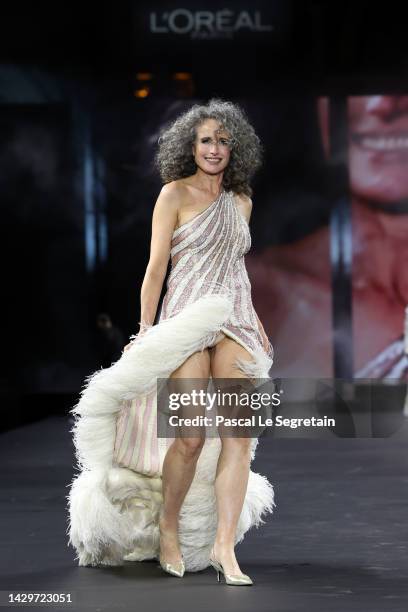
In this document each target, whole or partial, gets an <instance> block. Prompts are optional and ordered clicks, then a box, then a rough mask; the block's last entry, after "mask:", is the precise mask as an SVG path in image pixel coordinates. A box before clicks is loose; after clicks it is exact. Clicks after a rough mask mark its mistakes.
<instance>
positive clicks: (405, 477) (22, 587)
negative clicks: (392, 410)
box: [0, 417, 408, 612]
mask: <svg viewBox="0 0 408 612" xmlns="http://www.w3.org/2000/svg"><path fill="white" fill-rule="evenodd" d="M69 429H70V423H69V421H68V419H67V418H65V417H53V418H48V419H46V420H43V421H39V422H36V423H34V424H30V425H27V426H25V427H23V428H19V429H15V430H11V431H8V432H6V433H3V434H2V435H1V464H0V466H1V467H0V469H1V476H2V488H1V502H0V504H1V517H2V518H1V528H2V535H1V552H2V554H1V590H2V598H3V599H2V602H4V601H5V600H6V599H5V598H6V597H7V593H8V592H9V591H17V592H21V591H25V592H35V593H38V592H47V593H53V592H55V593H71V594H72V598H73V600H74V602H75V603H74V604H71V605H69V604H65V605H57V604H53V605H52V606H47V607H45V606H40V607H39V608H38V607H37V609H44V610H45V609H48V610H50V609H52V610H68V609H71V610H87V609H89V610H95V611H97V610H101V611H105V610H109V611H114V610H126V611H127V610H129V611H130V610H132V611H133V610H134V611H141V612H145V611H147V612H162V611H178V612H183V611H189V610H192V611H193V612H199V611H201V610H212V611H214V612H218V611H221V610H222V611H223V612H228V611H230V610H231V611H232V610H234V611H235V612H239V611H245V612H249V611H250V610H256V611H257V612H261V611H263V610H265V611H266V610H268V611H277V612H289V611H290V612H295V611H296V612H298V611H302V612H320V611H324V612H331V611H336V612H337V611H339V612H352V611H354V610H358V611H359V612H366V611H367V612H368V611H370V612H377V611H378V612H407V610H408V581H407V578H408V527H407V523H408V521H407V518H408V512H407V511H408V452H407V450H408V445H407V441H408V423H405V425H404V427H403V428H401V429H400V430H399V431H398V433H397V434H395V435H393V436H392V437H390V438H386V439H369V438H365V439H357V440H356V439H344V438H335V437H333V438H331V439H325V440H305V439H282V438H281V439H273V438H270V437H266V438H263V439H261V441H260V444H259V447H258V451H257V458H256V460H255V462H254V464H253V469H254V470H255V471H258V472H260V473H262V474H265V475H267V476H268V478H269V479H270V481H271V482H272V483H273V484H274V487H275V493H276V502H277V508H276V509H275V514H274V515H273V516H270V515H269V516H268V517H267V522H266V524H265V525H264V526H263V527H262V528H260V529H258V530H252V531H251V532H249V533H248V534H247V536H246V538H245V540H244V542H243V543H242V544H241V545H239V546H238V547H237V549H236V552H237V557H238V559H239V561H240V564H241V567H242V569H243V571H245V572H247V573H248V574H249V575H250V576H251V577H252V578H253V579H254V581H255V585H254V586H253V587H242V588H239V587H230V586H227V585H225V584H218V583H217V581H216V573H215V571H214V570H213V568H211V567H209V568H207V569H206V570H204V571H202V572H198V573H186V574H185V576H184V578H183V579H178V578H174V577H172V576H169V575H167V574H165V573H164V572H163V571H162V570H161V569H160V568H159V566H158V563H157V562H156V561H149V562H143V563H126V564H125V565H124V566H123V567H117V568H84V567H78V566H77V565H76V561H75V560H74V557H75V553H74V550H73V549H71V548H70V547H68V546H67V535H66V529H67V513H66V495H67V494H68V488H67V486H68V485H69V483H70V482H71V478H72V474H73V449H72V444H71V436H70V433H69ZM6 601H7V600H6ZM14 608H17V606H14V605H13V606H11V605H10V606H6V607H4V608H3V609H10V610H11V609H14ZM18 609H21V607H19V608H18Z"/></svg>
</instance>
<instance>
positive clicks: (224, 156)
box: [193, 119, 231, 174]
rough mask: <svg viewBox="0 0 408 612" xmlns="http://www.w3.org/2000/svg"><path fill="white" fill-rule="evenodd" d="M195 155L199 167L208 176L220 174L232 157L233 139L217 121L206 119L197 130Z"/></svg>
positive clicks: (194, 146)
mask: <svg viewBox="0 0 408 612" xmlns="http://www.w3.org/2000/svg"><path fill="white" fill-rule="evenodd" d="M196 134H197V136H196V141H195V143H194V144H193V155H194V160H195V163H196V164H197V166H198V167H199V168H200V169H201V170H202V171H203V172H206V173H207V174H219V173H220V172H222V171H223V170H225V168H226V167H227V166H228V163H229V160H230V157H231V138H230V135H229V134H228V132H226V131H225V130H224V129H221V127H220V123H219V122H218V121H216V119H206V120H205V121H204V122H203V123H201V124H200V125H198V126H197V128H196Z"/></svg>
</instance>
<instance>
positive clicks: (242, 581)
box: [210, 550, 254, 586]
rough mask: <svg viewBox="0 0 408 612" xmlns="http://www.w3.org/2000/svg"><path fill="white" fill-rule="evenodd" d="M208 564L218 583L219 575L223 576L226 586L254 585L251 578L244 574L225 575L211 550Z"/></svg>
mask: <svg viewBox="0 0 408 612" xmlns="http://www.w3.org/2000/svg"><path fill="white" fill-rule="evenodd" d="M210 564H211V565H212V566H213V568H214V569H215V570H216V572H217V580H218V582H220V573H221V574H223V576H224V578H225V583H226V584H231V585H236V586H250V585H251V584H254V583H253V582H252V580H251V578H250V577H249V576H247V575H246V574H226V573H225V572H224V568H223V567H222V565H221V563H219V562H218V561H217V560H216V559H215V558H214V551H213V550H212V551H211V554H210Z"/></svg>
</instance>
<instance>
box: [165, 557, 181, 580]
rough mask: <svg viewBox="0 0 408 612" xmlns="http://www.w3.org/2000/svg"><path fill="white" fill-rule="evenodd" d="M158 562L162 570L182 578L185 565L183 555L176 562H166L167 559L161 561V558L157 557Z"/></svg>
mask: <svg viewBox="0 0 408 612" xmlns="http://www.w3.org/2000/svg"><path fill="white" fill-rule="evenodd" d="M159 563H160V567H161V568H162V570H164V571H165V572H167V573H168V574H171V575H172V576H177V578H182V577H183V576H184V572H185V571H186V566H185V564H184V559H183V557H182V558H181V561H179V562H178V563H168V562H167V561H163V559H162V558H161V557H159Z"/></svg>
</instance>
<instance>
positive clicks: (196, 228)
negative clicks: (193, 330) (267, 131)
mask: <svg viewBox="0 0 408 612" xmlns="http://www.w3.org/2000/svg"><path fill="white" fill-rule="evenodd" d="M250 247H251V235H250V231H249V227H248V223H247V221H246V219H245V218H244V216H243V215H242V214H241V212H240V211H239V209H238V207H237V204H236V202H235V199H234V194H233V192H232V191H225V190H224V189H223V190H222V191H221V193H220V195H219V197H218V198H217V199H216V200H215V201H214V202H213V203H212V204H210V205H209V206H208V207H207V208H206V209H205V210H203V211H202V212H201V213H199V214H198V215H196V216H195V217H194V218H193V219H191V220H190V221H187V223H184V224H183V225H181V226H180V227H178V228H177V229H176V230H175V231H174V233H173V237H172V242H171V251H170V256H171V272H170V275H169V278H168V281H167V292H166V295H165V297H164V300H163V305H162V310H161V315H160V320H163V319H167V318H169V317H172V316H174V315H175V314H177V313H178V312H180V310H182V309H183V308H185V306H187V305H188V304H190V303H192V302H195V301H196V300H197V299H199V298H200V297H202V296H203V295H208V294H214V293H215V294H216V293H225V294H226V295H229V297H230V299H231V300H232V303H233V310H232V313H231V316H230V317H229V319H228V321H225V323H224V325H223V326H222V329H221V331H222V332H223V333H224V334H225V335H226V336H229V337H231V338H233V339H234V340H236V341H237V342H239V344H241V345H242V346H243V347H244V348H246V349H247V350H248V352H250V353H251V354H252V353H254V352H255V351H256V350H259V349H260V348H262V337H261V334H260V332H259V328H258V323H257V319H256V314H255V310H254V307H253V304H252V298H251V285H250V281H249V278H248V274H247V270H246V267H245V259H244V256H245V254H246V253H247V252H248V251H249V249H250ZM221 337H222V335H221V334H220V335H219V336H218V338H219V339H220V338H221ZM270 354H271V356H272V348H271V347H270Z"/></svg>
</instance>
